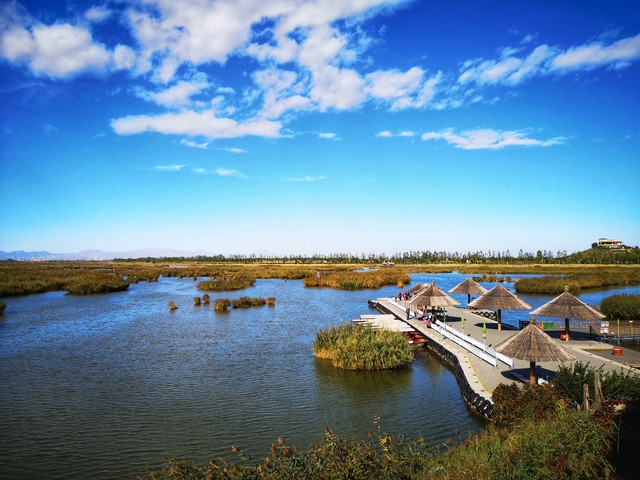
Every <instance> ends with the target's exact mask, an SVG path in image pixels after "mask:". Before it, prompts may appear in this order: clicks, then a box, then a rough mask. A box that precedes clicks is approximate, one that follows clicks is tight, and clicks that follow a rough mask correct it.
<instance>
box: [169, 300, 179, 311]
mask: <svg viewBox="0 0 640 480" xmlns="http://www.w3.org/2000/svg"><path fill="white" fill-rule="evenodd" d="M177 309H178V305H176V301H175V300H171V302H169V310H177Z"/></svg>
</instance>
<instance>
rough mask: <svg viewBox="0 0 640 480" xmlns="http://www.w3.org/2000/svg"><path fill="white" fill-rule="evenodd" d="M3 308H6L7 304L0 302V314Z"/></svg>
mask: <svg viewBox="0 0 640 480" xmlns="http://www.w3.org/2000/svg"><path fill="white" fill-rule="evenodd" d="M5 308H7V304H6V303H4V302H0V315H2V313H3V312H4V310H5Z"/></svg>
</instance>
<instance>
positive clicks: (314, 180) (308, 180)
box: [283, 176, 327, 182]
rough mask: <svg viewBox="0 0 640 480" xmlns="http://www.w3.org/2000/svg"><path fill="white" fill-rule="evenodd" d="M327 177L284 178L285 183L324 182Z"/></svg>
mask: <svg viewBox="0 0 640 480" xmlns="http://www.w3.org/2000/svg"><path fill="white" fill-rule="evenodd" d="M326 178H327V177H324V176H323V177H309V176H307V177H289V178H284V179H283V180H284V181H285V182H319V181H321V180H326Z"/></svg>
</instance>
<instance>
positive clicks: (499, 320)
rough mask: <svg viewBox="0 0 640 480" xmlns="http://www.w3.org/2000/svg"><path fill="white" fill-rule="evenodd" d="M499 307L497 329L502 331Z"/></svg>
mask: <svg viewBox="0 0 640 480" xmlns="http://www.w3.org/2000/svg"><path fill="white" fill-rule="evenodd" d="M500 313H501V312H500V309H498V331H499V332H501V331H502V316H501V315H500Z"/></svg>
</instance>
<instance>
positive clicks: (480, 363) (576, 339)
mask: <svg viewBox="0 0 640 480" xmlns="http://www.w3.org/2000/svg"><path fill="white" fill-rule="evenodd" d="M369 304H370V305H371V306H372V307H374V308H376V309H378V310H379V311H380V312H382V313H384V314H387V315H394V316H395V317H396V318H397V319H398V320H401V321H403V322H405V323H407V324H408V325H410V326H411V327H413V328H414V329H415V330H417V331H418V332H420V333H421V334H422V335H424V336H425V337H426V338H427V339H428V345H427V346H428V347H429V348H430V349H431V350H432V351H434V352H435V353H437V354H438V355H439V356H440V357H441V358H443V359H444V360H445V361H446V362H447V363H449V364H450V365H451V366H452V367H453V369H454V372H455V374H456V377H457V378H458V382H459V384H460V389H461V391H462V395H463V397H464V399H465V401H466V402H467V403H468V404H469V405H470V406H471V407H472V408H473V409H474V410H477V411H478V412H479V413H480V414H482V415H484V416H485V417H487V418H491V416H492V414H493V404H492V401H491V394H492V392H493V390H494V389H495V388H496V387H497V386H498V385H499V384H501V383H510V382H511V381H514V380H519V379H527V378H528V377H529V362H526V361H523V360H513V364H512V365H513V366H510V365H508V364H507V363H504V362H503V361H496V362H494V363H493V364H491V363H489V362H488V361H487V359H486V358H481V357H480V356H478V355H477V354H476V353H477V352H476V353H474V352H473V351H471V350H469V349H467V348H465V347H464V345H465V344H466V342H460V341H459V340H460V338H462V337H468V338H469V340H470V343H471V342H473V345H477V344H478V343H481V344H486V345H487V346H489V347H493V346H495V345H498V344H499V343H501V342H502V341H504V340H506V339H507V338H508V337H510V336H512V335H514V334H516V333H517V330H510V329H503V330H502V331H499V330H498V324H497V322H496V321H493V320H490V319H488V318H485V317H483V316H479V315H477V314H475V313H474V312H473V311H471V310H468V309H461V308H453V307H452V308H447V315H446V328H447V330H455V332H453V333H454V335H449V336H448V337H447V336H445V332H443V331H442V329H441V328H440V329H439V331H436V329H434V328H428V327H427V325H426V324H425V323H424V322H423V321H422V320H420V319H416V318H415V316H413V314H410V318H409V319H407V312H406V308H407V306H408V305H406V304H405V302H395V301H394V300H393V299H389V298H378V299H375V300H370V301H369ZM463 317H464V327H463V323H462V318H463ZM485 325H486V339H484V338H483V326H485ZM439 332H442V333H439ZM547 333H549V334H550V336H551V337H552V338H553V339H554V340H555V341H557V342H558V343H560V344H561V345H562V346H563V347H565V348H567V349H568V350H569V351H570V352H571V354H572V355H574V356H575V357H576V361H581V362H583V363H587V362H588V363H590V364H591V365H592V366H594V367H596V368H599V367H600V366H602V367H603V368H604V370H605V371H612V370H615V371H618V372H620V371H622V372H624V373H627V372H629V371H633V372H637V370H635V369H633V367H635V366H638V365H640V352H636V351H633V350H630V349H625V348H624V344H623V345H622V348H623V355H622V356H621V357H616V356H614V355H613V353H612V348H613V347H614V346H616V347H617V345H611V344H606V343H603V342H597V341H595V340H593V339H592V336H591V335H589V334H588V332H584V331H578V332H575V333H574V332H573V331H572V335H571V339H570V340H569V341H563V340H561V339H560V333H561V332H560V330H558V331H551V332H547ZM560 365H561V364H560V363H559V362H545V363H542V364H539V365H538V366H537V369H538V378H539V379H541V382H545V381H549V380H551V379H552V378H553V376H554V375H555V373H556V372H557V371H558V367H559V366H560Z"/></svg>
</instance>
